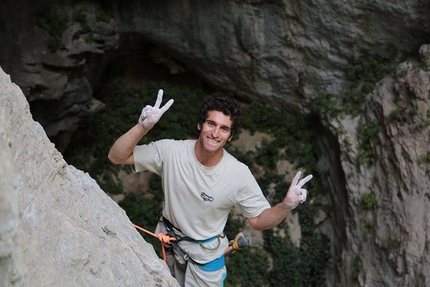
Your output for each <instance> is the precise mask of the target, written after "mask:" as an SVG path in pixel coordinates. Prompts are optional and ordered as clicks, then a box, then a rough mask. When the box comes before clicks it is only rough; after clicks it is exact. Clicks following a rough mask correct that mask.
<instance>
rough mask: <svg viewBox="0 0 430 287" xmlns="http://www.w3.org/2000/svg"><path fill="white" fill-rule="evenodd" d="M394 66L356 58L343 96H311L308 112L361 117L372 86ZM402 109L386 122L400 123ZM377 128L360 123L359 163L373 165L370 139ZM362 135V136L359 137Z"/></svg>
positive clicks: (372, 124)
mask: <svg viewBox="0 0 430 287" xmlns="http://www.w3.org/2000/svg"><path fill="white" fill-rule="evenodd" d="M394 68H395V66H394V65H393V64H390V63H387V62H386V61H382V60H375V59H365V58H358V59H353V60H352V61H351V62H350V64H348V65H347V67H346V70H347V75H348V78H349V80H350V82H351V84H350V86H349V87H348V89H346V91H345V92H344V93H343V94H340V95H335V94H332V93H327V92H321V93H318V94H316V95H314V96H313V98H312V102H311V104H310V107H311V110H312V111H314V112H315V113H316V114H318V115H320V116H322V117H337V116H345V115H351V116H353V117H357V116H359V115H361V114H363V111H362V109H363V106H364V103H365V101H366V96H367V95H368V94H369V93H370V92H372V91H373V90H374V88H375V85H376V83H377V82H378V81H380V80H381V79H382V78H383V77H384V76H386V75H387V74H389V73H391V72H392V71H393V70H394ZM401 116H402V110H400V109H398V110H395V111H393V113H392V114H391V115H390V118H389V120H392V121H394V120H400V119H401ZM379 128H380V127H379V125H377V124H374V123H369V124H364V123H361V126H360V127H359V131H358V132H359V137H358V138H359V139H360V141H361V143H360V146H359V152H358V163H359V164H364V163H368V164H373V163H374V160H375V156H376V152H375V151H374V150H373V148H372V147H371V145H370V142H371V139H372V138H373V137H374V136H375V135H376V133H377V132H378V131H379ZM362 136H364V137H362Z"/></svg>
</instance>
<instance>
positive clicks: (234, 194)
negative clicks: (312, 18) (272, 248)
mask: <svg viewBox="0 0 430 287" xmlns="http://www.w3.org/2000/svg"><path fill="white" fill-rule="evenodd" d="M162 98H163V91H162V90H160V91H159V93H158V97H157V101H156V103H155V105H154V106H149V105H147V106H146V107H144V108H143V109H142V113H141V115H140V117H139V120H138V123H137V124H136V125H135V126H134V127H132V128H131V129H130V130H129V131H128V132H127V133H125V134H124V135H122V136H121V137H120V138H118V139H117V140H116V142H115V143H114V145H113V146H112V148H111V150H110V152H109V155H108V157H109V159H110V160H111V161H112V162H113V163H115V164H128V165H132V168H133V170H134V171H135V172H141V171H145V170H148V171H151V172H153V173H156V174H158V175H160V176H161V180H162V186H163V192H164V205H163V206H164V207H163V216H162V217H161V218H160V221H159V224H158V226H157V230H156V232H164V233H166V234H170V235H172V234H173V235H174V236H175V237H176V238H178V241H177V242H176V243H177V244H173V245H172V247H171V248H170V250H169V252H168V256H167V264H168V266H169V269H170V271H171V273H172V275H173V276H174V277H175V278H176V279H177V280H178V282H179V284H180V285H181V286H187V287H188V286H223V282H224V279H225V277H226V276H227V271H226V268H225V259H224V254H225V253H228V252H230V251H231V250H232V248H231V247H229V240H228V239H227V238H226V236H225V235H224V233H223V231H224V227H225V225H226V222H227V218H228V214H229V212H230V210H231V209H232V208H233V207H234V206H235V205H237V206H239V207H240V209H241V211H242V214H243V216H244V217H246V218H247V219H248V221H249V223H250V225H251V227H252V228H254V229H256V230H265V229H269V228H272V227H274V226H276V225H278V224H279V223H280V222H281V221H282V220H284V219H285V217H286V216H287V215H288V213H289V212H290V211H291V210H292V209H294V208H295V207H296V206H297V205H298V204H299V203H303V202H304V201H305V200H306V196H307V191H306V189H303V188H302V187H303V185H304V184H305V183H306V182H308V181H309V180H310V179H311V178H312V175H308V176H307V177H305V178H303V179H302V180H300V181H299V179H300V176H301V172H298V173H297V174H296V176H295V177H294V178H293V180H292V183H291V186H290V188H289V189H288V191H287V193H286V196H285V198H284V200H283V201H282V202H280V203H279V204H277V205H275V206H273V207H271V206H270V204H269V202H268V201H267V200H266V198H265V197H264V195H263V193H262V191H261V188H260V187H259V185H258V184H257V181H256V180H255V178H254V177H253V175H252V173H251V171H250V170H249V168H248V167H247V166H246V165H245V164H243V163H241V162H239V161H238V160H237V159H236V158H234V157H233V156H232V155H230V154H229V153H228V152H227V151H226V150H225V149H224V146H225V144H226V143H227V142H229V141H231V139H232V138H233V136H234V135H235V134H236V133H237V132H238V130H239V127H240V123H241V116H242V112H241V109H240V106H239V105H238V103H237V102H236V101H235V100H233V99H232V98H229V97H226V96H219V97H214V98H211V99H209V100H207V101H206V102H205V103H204V104H203V106H202V107H201V108H200V111H199V114H198V118H197V130H199V131H200V134H199V137H198V138H197V140H166V139H165V140H159V141H155V142H151V143H149V144H147V145H137V143H138V142H139V141H140V140H141V139H142V137H143V136H145V135H146V134H147V133H148V131H149V130H150V129H152V128H153V127H154V125H155V124H156V123H157V122H158V121H159V120H160V118H161V116H162V115H163V114H164V113H165V112H166V111H167V110H168V109H169V108H170V106H171V105H172V104H173V100H170V101H168V102H167V103H166V104H165V105H164V106H163V107H161V108H160V106H161V103H162Z"/></svg>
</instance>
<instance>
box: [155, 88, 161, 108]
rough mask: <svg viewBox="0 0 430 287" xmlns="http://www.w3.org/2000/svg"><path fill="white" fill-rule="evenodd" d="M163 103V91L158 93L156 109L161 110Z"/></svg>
mask: <svg viewBox="0 0 430 287" xmlns="http://www.w3.org/2000/svg"><path fill="white" fill-rule="evenodd" d="M162 101H163V90H161V89H160V90H159V91H158V95H157V101H156V102H155V105H154V108H157V109H158V108H160V105H161V102H162Z"/></svg>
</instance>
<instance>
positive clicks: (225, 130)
mask: <svg viewBox="0 0 430 287" xmlns="http://www.w3.org/2000/svg"><path fill="white" fill-rule="evenodd" d="M221 129H222V130H223V131H224V132H226V133H228V132H229V131H230V128H229V127H222V128H221Z"/></svg>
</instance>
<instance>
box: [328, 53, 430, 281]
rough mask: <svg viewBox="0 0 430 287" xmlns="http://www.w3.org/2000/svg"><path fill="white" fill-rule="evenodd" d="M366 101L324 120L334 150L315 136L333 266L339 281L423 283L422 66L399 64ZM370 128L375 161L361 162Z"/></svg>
mask: <svg viewBox="0 0 430 287" xmlns="http://www.w3.org/2000/svg"><path fill="white" fill-rule="evenodd" d="M428 48H429V46H428V45H425V46H423V47H422V48H421V50H426V49H428ZM425 59H426V58H425V57H423V59H422V60H423V62H425ZM365 106H366V107H365V109H366V114H365V115H364V116H362V117H361V116H360V117H357V118H351V117H346V118H343V119H341V118H337V119H332V120H331V121H330V123H329V124H328V126H330V128H331V130H332V131H334V134H336V135H337V138H336V139H335V140H334V141H336V144H335V145H337V144H339V153H338V154H333V146H334V145H333V142H332V140H330V139H329V137H330V136H323V137H321V139H322V140H321V141H322V143H323V145H324V147H325V149H326V150H330V152H328V153H327V155H326V156H325V158H326V160H328V161H329V163H327V166H326V168H327V172H328V174H329V175H328V178H329V181H330V185H331V190H332V191H331V193H330V199H331V203H332V206H333V210H334V212H333V213H332V216H333V217H332V220H333V226H336V228H334V229H333V235H332V236H333V237H334V238H337V239H335V240H334V241H335V242H336V241H337V244H334V245H333V246H334V248H335V250H336V249H337V252H336V253H337V255H336V256H335V257H337V258H339V260H340V262H342V263H341V264H339V265H337V264H336V266H335V269H337V270H336V274H338V276H339V278H338V280H339V281H338V282H339V283H340V284H339V286H352V285H353V284H354V279H353V278H356V279H357V280H358V282H359V286H429V284H430V271H429V270H430V257H429V255H430V245H429V243H430V241H429V240H430V215H429V212H428V208H430V177H429V172H430V149H429V147H430V137H429V134H430V133H429V132H430V72H429V70H428V68H424V69H422V68H416V67H414V65H413V64H412V63H410V62H404V63H402V64H400V65H399V66H398V67H397V68H396V71H395V73H394V75H393V76H387V77H385V78H384V79H383V80H382V81H380V82H379V83H378V86H377V88H376V89H375V90H374V91H373V92H372V93H371V94H369V95H368V98H367V101H366V104H365ZM360 126H361V127H360ZM363 126H365V127H366V128H367V129H365V130H364V131H363V129H362V127H363ZM360 130H361V132H360ZM373 132H374V134H373V135H372V136H371V137H370V140H369V146H370V147H371V149H372V150H373V151H375V158H374V162H373V164H360V163H359V162H358V158H359V153H360V151H362V147H360V146H359V145H360V144H359V143H362V142H363V141H364V139H363V137H366V136H368V135H370V134H371V133H373ZM339 158H341V159H342V160H341V162H340V163H339V165H338V164H337V162H338V161H339ZM323 169H324V168H323Z"/></svg>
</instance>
